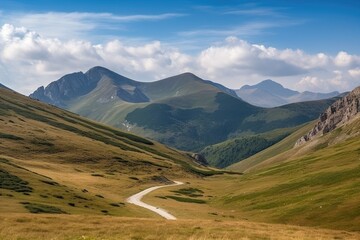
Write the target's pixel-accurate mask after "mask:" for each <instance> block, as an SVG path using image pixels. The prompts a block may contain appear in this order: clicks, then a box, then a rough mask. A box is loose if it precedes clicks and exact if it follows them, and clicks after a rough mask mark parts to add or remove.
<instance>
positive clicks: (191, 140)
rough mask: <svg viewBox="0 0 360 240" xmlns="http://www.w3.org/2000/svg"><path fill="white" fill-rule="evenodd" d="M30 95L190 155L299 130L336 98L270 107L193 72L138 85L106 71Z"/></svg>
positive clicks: (70, 78) (77, 75)
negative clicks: (241, 138) (224, 144)
mask: <svg viewBox="0 0 360 240" xmlns="http://www.w3.org/2000/svg"><path fill="white" fill-rule="evenodd" d="M30 97H31V98H34V99H38V100H40V101H43V102H46V103H50V104H53V105H56V106H58V107H62V108H65V109H68V110H70V111H72V112H75V113H78V114H80V115H82V116H85V117H88V118H91V119H94V120H97V121H100V122H102V123H105V124H109V125H112V126H115V127H118V128H121V129H123V130H128V131H130V132H133V133H136V134H139V135H141V136H144V137H148V138H151V139H155V140H157V141H160V142H161V143H164V144H166V145H169V146H172V147H176V148H178V149H181V150H186V151H200V150H201V149H203V148H204V147H206V146H209V145H212V144H216V143H219V142H222V141H225V140H227V139H229V138H233V137H236V136H244V135H246V136H247V135H253V134H259V133H264V132H267V131H271V130H274V129H278V128H289V127H294V126H297V125H299V124H302V123H305V122H308V121H310V120H312V119H315V118H317V117H318V115H319V114H320V112H322V111H323V110H324V109H325V108H326V107H327V106H329V105H330V104H331V103H332V102H333V101H334V100H335V99H328V100H321V101H313V102H304V103H294V104H290V105H284V106H281V107H277V108H271V109H266V108H261V107H256V106H253V105H251V104H249V103H247V102H245V101H243V100H242V99H241V98H239V97H237V96H236V94H235V92H234V91H233V90H231V89H227V88H226V87H224V86H222V85H220V84H217V83H213V82H211V81H206V80H203V79H201V78H199V77H197V76H195V75H194V74H191V73H184V74H180V75H177V76H173V77H169V78H166V79H162V80H159V81H155V82H139V81H135V80H132V79H129V78H126V77H124V76H121V75H119V74H117V73H115V72H113V71H110V70H108V69H106V68H103V67H94V68H92V69H90V70H88V71H87V72H86V73H82V72H78V73H72V74H68V75H65V76H64V77H62V78H60V79H59V80H57V81H55V82H52V83H50V84H49V85H48V86H47V87H45V88H44V87H40V88H38V89H37V90H36V91H35V92H34V93H33V94H31V95H30Z"/></svg>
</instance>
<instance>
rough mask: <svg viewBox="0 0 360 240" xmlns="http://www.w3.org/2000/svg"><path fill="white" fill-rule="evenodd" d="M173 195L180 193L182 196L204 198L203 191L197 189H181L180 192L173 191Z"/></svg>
mask: <svg viewBox="0 0 360 240" xmlns="http://www.w3.org/2000/svg"><path fill="white" fill-rule="evenodd" d="M171 192H173V193H178V194H181V195H185V196H189V197H202V196H204V195H203V193H204V192H203V191H202V190H200V189H197V188H181V189H179V190H175V191H171Z"/></svg>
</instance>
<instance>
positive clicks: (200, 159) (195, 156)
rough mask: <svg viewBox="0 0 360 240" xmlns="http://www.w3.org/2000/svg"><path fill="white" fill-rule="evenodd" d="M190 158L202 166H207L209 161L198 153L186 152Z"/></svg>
mask: <svg viewBox="0 0 360 240" xmlns="http://www.w3.org/2000/svg"><path fill="white" fill-rule="evenodd" d="M188 155H189V156H190V157H191V158H193V159H194V160H195V161H196V162H197V163H199V164H201V165H203V166H208V165H209V163H208V161H207V160H206V158H205V157H204V156H203V155H201V154H199V153H192V154H188Z"/></svg>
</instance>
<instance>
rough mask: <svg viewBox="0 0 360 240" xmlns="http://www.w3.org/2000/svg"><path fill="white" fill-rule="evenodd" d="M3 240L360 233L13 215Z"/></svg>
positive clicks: (0, 235)
mask: <svg viewBox="0 0 360 240" xmlns="http://www.w3.org/2000/svg"><path fill="white" fill-rule="evenodd" d="M0 224H1V226H2V227H1V230H0V239H1V240H15V239H16V240H17V239H31V240H40V239H44V240H48V239H53V240H60V239H67V240H75V239H76V240H77V239H78V240H81V239H103V240H105V239H106V240H107V239H109V240H112V239H113V240H115V239H138V240H140V239H149V240H150V239H154V240H161V239H167V240H168V239H170V240H178V239H194V240H195V239H204V240H205V239H279V240H300V239H309V240H316V239H360V234H359V233H353V232H346V231H334V230H327V229H316V228H306V227H297V226H288V225H280V224H265V223H254V222H248V221H236V222H226V221H209V220H178V221H166V220H154V219H141V218H122V217H109V216H107V217H102V216H93V215H81V216H80V215H71V216H67V215H56V216H54V215H31V214H9V215H7V216H6V217H4V216H1V217H0Z"/></svg>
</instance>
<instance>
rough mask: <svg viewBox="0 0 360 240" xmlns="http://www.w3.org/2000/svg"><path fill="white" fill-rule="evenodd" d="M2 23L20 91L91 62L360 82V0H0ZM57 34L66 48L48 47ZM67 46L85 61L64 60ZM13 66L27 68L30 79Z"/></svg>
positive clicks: (333, 83) (148, 76)
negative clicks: (112, 54)
mask: <svg viewBox="0 0 360 240" xmlns="http://www.w3.org/2000/svg"><path fill="white" fill-rule="evenodd" d="M0 25H1V26H3V28H2V33H3V40H2V44H1V41H0V44H1V45H0V51H2V52H3V53H2V56H3V57H2V58H3V59H2V60H1V61H0V64H1V65H0V71H2V74H1V72H0V77H2V78H5V79H7V80H3V81H2V82H3V83H5V84H7V85H10V86H11V87H13V88H18V89H19V91H21V92H24V93H28V92H31V91H32V90H34V88H35V86H39V85H42V84H47V83H48V82H49V81H53V80H56V78H58V77H60V76H61V75H62V74H65V73H67V72H68V71H70V72H72V71H77V70H82V71H85V70H86V69H87V68H88V67H91V64H95V65H105V67H109V68H111V69H113V70H115V71H117V72H119V73H120V74H124V75H127V76H129V77H133V78H136V79H138V80H143V81H152V80H156V79H159V78H161V77H165V76H168V75H172V74H178V73H181V71H192V72H194V73H195V74H198V75H200V76H201V77H203V78H207V79H211V80H213V81H216V82H220V83H222V84H224V85H225V86H228V87H232V88H237V87H240V86H242V85H244V84H252V83H256V82H258V81H260V80H262V79H266V78H272V79H274V80H276V81H278V82H280V83H282V84H284V85H286V86H288V87H292V88H297V89H299V90H313V91H320V90H322V91H331V90H338V89H337V88H340V89H339V90H348V89H350V88H352V87H354V86H356V85H357V84H360V81H359V79H358V77H359V76H360V65H359V64H360V60H359V57H358V56H359V55H360V44H359V42H360V27H359V26H360V2H359V1H350V0H342V1H331V0H328V1H322V0H319V1H306V0H303V1H300V0H294V1H285V0H277V1H275V0H274V1H271V0H268V1H236V0H227V1H222V0H217V1H215V0H207V1H205V0H201V1H200V0H199V1H187V0H181V1H180V0H179V1H164V0H163V1H160V0H153V1H146V0H143V1H139V0H132V1H131V0H123V1H83V0H80V1H74V0H72V1H70V0H62V1H45V0H41V1H40V0H39V1H26V0H22V1H20V0H19V1H17V0H2V1H1V4H0ZM8 25H10V26H11V27H12V28H11V27H10V28H9V26H8ZM4 26H6V27H5V28H4ZM9 32H11V34H10V33H9ZM30 32H32V34H30ZM9 36H11V37H9ZM17 36H20V39H21V41H18V39H17ZM9 38H11V39H10V40H9ZM29 38H30V39H31V40H29ZM29 41H32V42H31V43H29ZM57 41H58V42H57ZM76 41H78V42H79V41H81V42H82V43H84V44H79V43H76V44H75V43H74V42H76ZM20 42H21V43H20ZM20 44H22V45H20ZM47 44H48V45H47ZM57 44H58V46H63V47H64V49H67V50H68V52H66V53H64V52H61V53H59V51H58V50H53V48H50V47H49V46H53V47H54V46H55V45H57ZM29 49H30V50H31V51H30V50H29ZM79 49H80V50H79ZM104 49H108V51H107V52H106V51H105V50H104ZM134 49H135V50H134ZM110 50H111V51H113V52H114V58H117V59H120V58H121V59H120V60H118V61H113V60H109V59H110V58H111V56H109V54H110V53H111V52H110ZM64 51H65V50H64ZM79 51H80V52H79ZM141 51H143V52H145V53H146V54H147V55H146V54H145V55H146V56H144V53H143V52H141ZM74 52H75V53H74ZM254 52H255V53H256V54H255V55H254ZM10 53H11V54H10ZM74 54H78V55H79V56H80V55H81V56H82V55H83V58H82V57H79V56H74ZM107 54H108V55H107ZM151 54H152V55H151ZM319 54H320V55H319ZM321 54H323V55H324V56H323V55H321ZM11 55H15V56H18V57H19V58H20V57H22V63H21V65H19V66H18V65H16V60H18V59H16V58H15V57H13V56H11ZM64 55H66V56H70V58H74V62H76V61H82V63H79V62H77V63H76V64H74V63H72V64H70V65H69V66H63V68H61V66H62V65H61V64H60V63H57V61H59V60H58V59H59V58H61V57H63V56H64ZM125 55H129V58H128V59H126V57H124V56H125ZM160 55H161V56H160ZM264 55H266V56H265V57H264ZM226 56H231V57H229V58H227V57H226ZM211 57H214V58H217V59H215V60H219V58H220V57H224V58H225V59H224V60H223V61H221V62H216V61H215V60H214V61H211ZM297 57H298V58H301V59H299V62H295V61H296V58H297ZM89 58H93V59H92V60H91V61H90V60H89ZM247 58H248V59H249V61H248V62H250V63H248V62H247V61H246V59H247ZM264 58H266V59H265V60H264ZM229 59H232V62H229V61H230V60H229ZM97 60H98V61H97ZM126 61H128V62H129V63H132V64H133V65H132V66H133V67H132V68H129V67H127V66H125V65H126V64H127V62H126ZM224 61H225V63H226V64H225V63H224ZM169 62H171V64H170V63H169ZM318 62H322V63H321V64H319V63H318ZM62 63H64V62H63V61H62ZM97 63H98V64H97ZM309 63H312V64H309ZM161 64H165V65H166V66H168V67H166V66H165V67H161ZM65 65H66V64H65ZM122 65H124V66H122ZM158 65H159V66H158ZM175 65H176V66H175ZM195 65H196V67H193V66H195ZM240 65H241V66H240ZM244 66H246V67H244ZM11 67H13V68H19V69H20V68H21V69H24V70H22V71H24V72H23V73H22V72H20V73H22V74H24V75H27V76H28V77H27V80H22V81H27V82H26V84H27V86H28V87H26V88H25V87H23V86H21V87H19V85H20V84H21V83H20V80H19V79H23V76H21V77H19V76H16V75H14V72H15V73H17V74H18V75H19V71H14V72H12V71H11V70H9V69H10V68H11ZM274 68H275V69H276V71H275V70H274ZM289 69H293V71H289ZM161 70H163V72H161ZM25 71H27V72H25ZM227 72H231V73H229V74H227ZM17 78H18V79H17ZM0 81H1V80H0ZM342 81H343V82H342ZM324 84H325V85H326V87H324Z"/></svg>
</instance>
